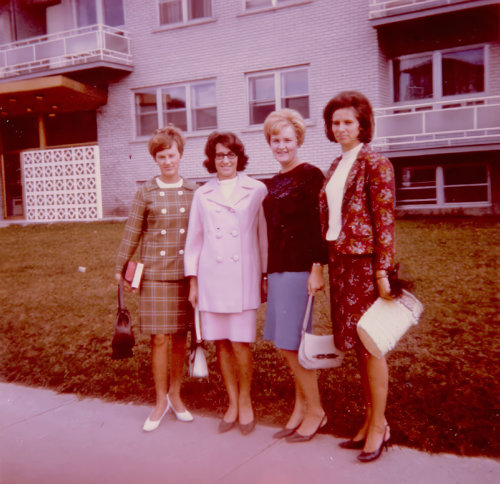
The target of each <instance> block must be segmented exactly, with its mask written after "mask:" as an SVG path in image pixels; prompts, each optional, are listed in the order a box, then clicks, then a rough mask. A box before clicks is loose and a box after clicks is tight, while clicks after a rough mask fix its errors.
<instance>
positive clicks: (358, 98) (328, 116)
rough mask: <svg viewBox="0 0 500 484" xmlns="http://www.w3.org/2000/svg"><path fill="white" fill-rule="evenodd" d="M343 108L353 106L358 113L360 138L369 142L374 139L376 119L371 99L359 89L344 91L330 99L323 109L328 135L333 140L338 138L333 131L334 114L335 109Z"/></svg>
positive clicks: (363, 141)
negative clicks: (358, 90)
mask: <svg viewBox="0 0 500 484" xmlns="http://www.w3.org/2000/svg"><path fill="white" fill-rule="evenodd" d="M343 108H352V109H354V112H355V114H356V119H357V120H358V123H359V136H358V139H359V141H361V142H362V143H369V142H370V141H371V140H372V136H373V128H374V126H375V121H374V119H373V110H372V106H371V104H370V101H368V99H367V98H366V97H365V96H364V95H363V94H361V93H360V92H357V91H342V92H339V93H338V94H337V95H336V96H335V97H333V98H332V99H330V101H328V104H327V105H326V106H325V109H324V110H323V119H324V121H325V134H326V137H327V138H328V139H329V140H330V141H331V142H332V143H336V142H337V140H336V139H335V136H334V135H333V131H332V116H333V113H334V112H335V111H337V110H338V109H343Z"/></svg>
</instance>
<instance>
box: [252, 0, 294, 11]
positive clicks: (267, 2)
mask: <svg viewBox="0 0 500 484" xmlns="http://www.w3.org/2000/svg"><path fill="white" fill-rule="evenodd" d="M297 1H298V0H245V8H246V9H247V10H251V9H255V8H268V7H279V6H281V5H283V4H287V3H297Z"/></svg>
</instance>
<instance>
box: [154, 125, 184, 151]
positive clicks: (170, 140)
mask: <svg viewBox="0 0 500 484" xmlns="http://www.w3.org/2000/svg"><path fill="white" fill-rule="evenodd" d="M174 143H175V144H176V145H177V149H178V150H179V153H180V155H181V156H182V153H183V152H184V144H185V143H186V140H185V139H184V135H183V134H182V131H181V130H180V129H179V128H177V127H176V126H174V125H173V124H169V125H168V126H165V127H164V128H160V129H157V130H156V131H155V132H154V134H153V136H152V137H151V139H150V140H149V142H148V150H149V153H150V155H151V156H152V157H153V158H155V157H156V153H158V152H159V151H163V150H166V149H168V148H171V147H172V145H173V144H174Z"/></svg>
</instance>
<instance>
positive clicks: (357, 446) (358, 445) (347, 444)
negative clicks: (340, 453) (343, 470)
mask: <svg viewBox="0 0 500 484" xmlns="http://www.w3.org/2000/svg"><path fill="white" fill-rule="evenodd" d="M365 442H366V439H362V440H352V439H351V440H344V441H343V442H339V447H341V448H342V449H354V450H361V449H362V448H363V447H364V446H365Z"/></svg>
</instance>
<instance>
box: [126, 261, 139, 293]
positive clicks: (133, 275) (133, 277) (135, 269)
mask: <svg viewBox="0 0 500 484" xmlns="http://www.w3.org/2000/svg"><path fill="white" fill-rule="evenodd" d="M143 270H144V264H143V263H142V262H134V261H129V263H128V264H127V270H126V271H125V275H124V276H123V278H124V279H125V280H126V281H127V282H128V283H129V284H130V287H132V288H138V287H139V285H140V283H141V277H142V271H143Z"/></svg>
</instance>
